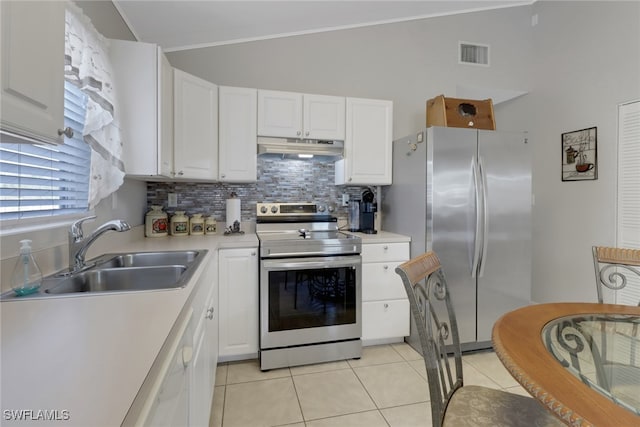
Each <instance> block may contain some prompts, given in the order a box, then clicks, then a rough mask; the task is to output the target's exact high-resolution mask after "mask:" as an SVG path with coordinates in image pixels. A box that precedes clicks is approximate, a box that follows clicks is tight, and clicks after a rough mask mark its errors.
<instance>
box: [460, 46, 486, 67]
mask: <svg viewBox="0 0 640 427" xmlns="http://www.w3.org/2000/svg"><path fill="white" fill-rule="evenodd" d="M458 61H459V63H460V64H473V65H484V66H485V67H488V66H489V45H484V44H478V43H468V42H458Z"/></svg>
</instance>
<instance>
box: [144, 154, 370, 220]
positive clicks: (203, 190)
mask: <svg viewBox="0 0 640 427" xmlns="http://www.w3.org/2000/svg"><path fill="white" fill-rule="evenodd" d="M334 174H335V165H334V163H333V162H331V161H320V160H315V159H310V160H289V159H276V158H265V157H259V158H258V181H257V182H256V183H251V184H230V183H224V182H218V183H201V182H148V183H147V205H148V206H151V205H160V206H162V207H163V208H164V210H165V211H166V212H168V213H169V214H173V213H174V212H175V211H177V210H182V211H186V212H187V215H192V214H194V213H202V214H205V215H214V216H215V217H216V219H217V220H218V221H225V214H226V199H228V198H230V196H231V193H236V194H237V197H238V198H240V200H241V203H240V206H241V210H242V221H253V220H255V218H256V203H257V202H301V201H303V202H322V203H327V204H331V205H333V206H334V207H335V209H336V210H335V213H334V215H335V216H337V217H338V218H342V219H346V218H347V207H343V206H342V195H343V194H345V193H346V194H349V197H350V198H352V199H358V200H359V199H361V198H362V192H363V191H364V190H365V188H367V187H359V186H336V185H335V184H334ZM168 193H176V194H177V196H178V207H177V208H169V207H167V197H168ZM374 193H375V191H374Z"/></svg>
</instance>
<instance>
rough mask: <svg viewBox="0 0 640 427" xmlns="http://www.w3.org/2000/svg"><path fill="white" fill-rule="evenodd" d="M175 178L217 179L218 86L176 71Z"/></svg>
mask: <svg viewBox="0 0 640 427" xmlns="http://www.w3.org/2000/svg"><path fill="white" fill-rule="evenodd" d="M174 131H175V132H174V170H175V174H176V175H175V176H176V178H180V179H196V180H207V181H215V180H217V179H218V86H216V85H215V84H213V83H211V82H208V81H206V80H203V79H201V78H198V77H196V76H192V75H191V74H188V73H185V72H184V71H180V70H177V69H176V70H174Z"/></svg>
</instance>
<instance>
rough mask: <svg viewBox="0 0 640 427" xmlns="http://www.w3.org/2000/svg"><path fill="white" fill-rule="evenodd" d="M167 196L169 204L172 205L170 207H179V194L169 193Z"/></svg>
mask: <svg viewBox="0 0 640 427" xmlns="http://www.w3.org/2000/svg"><path fill="white" fill-rule="evenodd" d="M167 196H168V200H167V206H168V207H170V208H177V207H178V195H177V194H176V193H169V194H168V195H167Z"/></svg>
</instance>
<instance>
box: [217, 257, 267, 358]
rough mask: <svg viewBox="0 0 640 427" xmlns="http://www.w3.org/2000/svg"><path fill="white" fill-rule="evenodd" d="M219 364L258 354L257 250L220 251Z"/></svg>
mask: <svg viewBox="0 0 640 427" xmlns="http://www.w3.org/2000/svg"><path fill="white" fill-rule="evenodd" d="M218 256H219V268H218V275H219V276H218V282H219V283H220V290H219V294H218V295H219V300H218V306H219V307H220V313H219V315H220V327H219V333H220V336H219V345H220V347H219V355H220V361H227V360H239V359H247V358H254V357H256V356H257V354H258V336H259V335H258V332H259V331H258V328H259V326H258V248H255V247H254V248H239V249H220V250H219V251H218Z"/></svg>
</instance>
